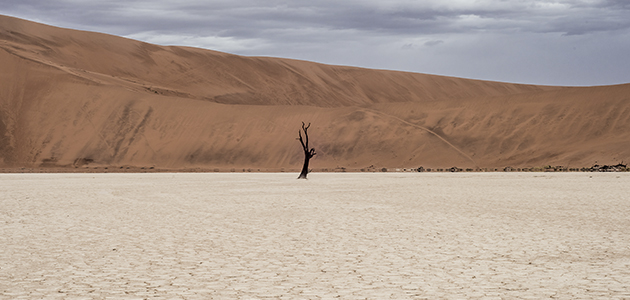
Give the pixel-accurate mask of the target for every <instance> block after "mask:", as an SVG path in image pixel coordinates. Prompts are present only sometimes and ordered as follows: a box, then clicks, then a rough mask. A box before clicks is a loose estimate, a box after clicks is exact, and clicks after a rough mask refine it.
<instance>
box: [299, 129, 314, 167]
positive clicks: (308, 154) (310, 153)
mask: <svg viewBox="0 0 630 300" xmlns="http://www.w3.org/2000/svg"><path fill="white" fill-rule="evenodd" d="M309 127H311V123H308V126H306V125H304V122H302V130H300V131H298V135H299V136H300V138H299V140H300V143H301V144H302V149H303V150H304V166H303V167H302V172H301V173H300V176H298V179H306V174H308V162H309V161H310V160H311V158H312V157H313V156H315V154H316V153H315V148H311V149H308V128H309ZM302 131H304V138H302Z"/></svg>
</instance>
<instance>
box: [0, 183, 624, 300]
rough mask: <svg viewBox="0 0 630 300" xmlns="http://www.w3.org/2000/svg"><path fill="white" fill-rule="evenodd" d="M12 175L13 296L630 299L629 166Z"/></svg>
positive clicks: (0, 235) (4, 288) (0, 239)
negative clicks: (606, 169) (619, 169)
mask: <svg viewBox="0 0 630 300" xmlns="http://www.w3.org/2000/svg"><path fill="white" fill-rule="evenodd" d="M296 176H297V174H282V173H273V174H265V173H251V174H249V173H245V174H243V173H236V174H231V173H227V174H226V173H210V174H203V173H176V174H175V173H152V174H0V182H1V183H2V184H1V185H0V224H1V226H0V244H1V245H2V251H0V298H1V299H40V298H42V299H86V298H89V299H109V298H112V299H145V298H154V297H157V299H546V298H553V299H630V232H629V231H628V228H630V219H629V218H628V216H630V202H628V193H629V192H630V188H629V187H630V174H628V173H619V174H614V173H596V174H589V173H455V174H450V173H442V174H426V173H423V174H422V173H353V174H349V173H346V174H339V173H314V174H311V175H310V179H309V180H297V179H295V177H296Z"/></svg>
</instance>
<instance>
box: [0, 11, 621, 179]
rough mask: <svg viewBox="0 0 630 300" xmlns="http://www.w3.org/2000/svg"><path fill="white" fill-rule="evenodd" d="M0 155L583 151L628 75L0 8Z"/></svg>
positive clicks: (233, 156)
mask: <svg viewBox="0 0 630 300" xmlns="http://www.w3.org/2000/svg"><path fill="white" fill-rule="evenodd" d="M0 65H1V66H2V68H1V69H0V167H3V168H20V167H40V166H68V167H80V168H86V167H92V166H116V167H118V166H138V167H159V168H172V169H181V168H205V169H213V168H218V169H221V170H226V169H232V168H234V169H242V168H252V169H263V170H280V169H282V168H285V169H299V168H300V167H301V160H302V153H301V148H300V145H299V142H297V141H296V140H295V138H296V137H297V131H298V129H299V127H300V125H301V122H302V121H304V122H310V123H312V124H313V125H312V127H311V129H310V133H311V143H312V145H313V146H314V147H315V148H316V150H317V153H318V154H317V156H316V157H315V158H314V159H313V160H312V167H313V168H316V169H334V168H338V167H345V168H348V169H361V168H364V169H365V168H367V167H370V166H371V167H372V168H377V169H380V168H382V167H388V168H406V167H409V168H411V167H418V166H425V167H433V168H439V167H443V168H448V167H452V166H458V167H462V168H477V167H479V168H501V167H505V166H513V167H535V166H541V165H547V164H551V165H564V166H574V167H578V166H590V165H592V164H593V163H595V162H598V163H616V162H619V161H628V160H629V158H630V150H629V149H630V147H628V146H630V137H628V135H627V134H626V133H627V132H628V130H629V129H630V96H629V95H630V85H618V86H603V87H587V88H582V87H580V88H577V87H575V88H567V87H550V86H534V85H519V84H509V83H499V82H487V81H479V80H468V79H461V78H451V77H443V76H435V75H426V74H416V73H406V72H394V71H382V70H369V69H362V68H353V67H344V66H330V65H322V64H316V63H311V62H305V61H296V60H288V59H279V58H266V57H242V56H236V55H231V54H226V53H220V52H216V51H210V50H203V49H195V48H188V47H173V46H171V47H165V46H157V45H151V44H147V43H142V42H139V41H134V40H129V39H125V38H121V37H116V36H110V35H105V34H100V33H94V32H83V31H76V30H69V29H62V28H56V27H51V26H47V25H43V24H37V23H33V22H29V21H25V20H20V19H15V18H11V17H5V16H0Z"/></svg>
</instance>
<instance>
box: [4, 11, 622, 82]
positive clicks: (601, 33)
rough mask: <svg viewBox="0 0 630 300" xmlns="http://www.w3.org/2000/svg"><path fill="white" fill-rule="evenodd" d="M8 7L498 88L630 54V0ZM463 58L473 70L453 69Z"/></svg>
mask: <svg viewBox="0 0 630 300" xmlns="http://www.w3.org/2000/svg"><path fill="white" fill-rule="evenodd" d="M1 1H2V3H1V4H2V5H0V13H2V14H8V15H12V16H16V17H20V18H26V19H30V20H34V21H39V22H44V23H47V24H51V25H56V26H62V27H70V28H75V29H83V30H92V31H99V32H105V33H110V34H116V35H123V36H127V37H130V38H135V39H140V40H145V41H148V42H152V43H158V44H176V45H190V46H196V47H206V48H211V49H215V50H219V51H226V52H232V53H237V54H244V55H270V56H282V57H292V58H300V59H307V60H314V61H319V62H325V63H336V64H352V65H358V66H365V67H375V68H390V69H400V70H408V71H417V72H434V73H442V74H445V75H453V76H464V77H475V78H482V79H493V80H507V81H510V80H511V81H520V82H537V83H545V82H539V81H538V80H540V79H539V78H541V77H539V76H538V77H537V76H536V75H535V74H534V73H535V72H536V71H535V70H530V69H529V68H530V67H531V62H528V61H527V60H525V59H524V57H527V56H528V55H529V54H530V53H537V54H539V55H540V56H542V57H541V59H543V60H549V61H554V58H556V57H557V58H559V59H561V60H566V59H567V57H566V56H567V55H569V54H570V55H575V56H573V59H574V61H580V62H581V64H584V65H587V64H588V63H589V62H588V61H584V59H587V58H588V57H589V55H592V56H594V57H597V58H596V59H595V60H597V61H599V63H601V59H599V57H600V56H602V55H604V56H611V55H619V53H622V52H624V51H630V49H628V47H630V45H629V44H630V43H628V42H624V41H623V40H627V39H628V36H629V35H630V18H628V16H629V15H630V4H629V3H628V1H627V0H599V1H597V0H514V1H504V0H477V1H469V0H452V1H441V0H427V1H412V0H388V1H370V0H367V1H359V0H346V1H339V0H335V1H329V0H324V1H302V0H294V1H279V0H278V1H254V0H231V1H228V0H226V1H201V0H180V1H163V0H155V1H138V0H135V1H134V0H128V1H119V0H103V1H78V0H56V1H55V0H49V1H34V0H1ZM579 37H588V38H579ZM506 41H511V43H512V44H518V45H519V46H520V47H524V48H526V49H524V50H523V49H520V48H515V47H514V46H512V45H508V44H506ZM606 46H610V47H613V46H614V47H617V48H616V49H613V50H607V49H606V48H605V47H606ZM619 47H621V49H619ZM497 49H498V50H497ZM567 49H576V51H575V53H568V52H567ZM397 51H404V52H397ZM580 51H581V52H580ZM490 53H494V54H490ZM431 55H433V56H432V57H431ZM448 55H451V57H449V56H448ZM473 55H474V57H473ZM462 56H464V57H465V58H464V59H462V62H461V64H464V66H461V64H453V63H451V61H458V60H460V57H462ZM466 56H468V57H466ZM502 56H505V58H504V59H505V62H504V64H510V65H511V66H512V67H513V68H515V71H514V72H512V73H509V74H508V73H506V72H498V73H496V72H495V73H493V72H492V71H489V70H492V69H497V70H500V69H501V66H498V65H496V66H495V65H493V64H498V62H496V60H497V57H502ZM427 57H431V58H427ZM508 57H511V59H510V58H508ZM531 59H535V57H532V58H531ZM610 59H611V60H612V59H619V60H621V58H620V57H619V58H617V57H611V58H610ZM473 60H474V61H479V62H483V64H481V63H480V65H479V66H489V67H488V68H486V70H483V69H482V70H475V68H473V67H471V66H472V65H474V63H467V62H469V61H473ZM466 64H467V65H466ZM593 64H594V63H593ZM440 65H441V66H442V68H441V69H440ZM611 65H613V64H611ZM541 67H542V68H544V67H545V66H544V65H543V66H541ZM555 67H559V66H555ZM621 67H625V65H623V63H622V66H620V67H617V69H614V68H613V70H609V71H610V72H611V73H615V74H612V75H611V74H608V75H607V76H609V77H608V78H609V79H607V80H606V81H605V82H610V81H611V80H613V81H614V79H612V78H615V77H614V76H616V75H618V74H621V75H623V74H622V72H621ZM519 68H520V70H527V71H526V72H518V70H519ZM589 68H590V69H593V67H592V66H590V67H589ZM440 70H441V71H440ZM540 72H541V73H544V74H550V72H546V71H544V70H542V71H540ZM573 73H574V72H573ZM617 73H618V74H617ZM493 74H494V75H493ZM629 76H630V75H625V77H623V76H622V77H623V78H619V79H617V80H619V81H630V77H629ZM601 78H602V77H600V78H599V80H600V81H590V82H592V83H593V84H598V83H600V82H601ZM545 80H549V81H550V82H548V83H550V84H558V83H561V84H564V83H565V82H566V83H569V84H589V80H590V79H589V78H588V77H587V76H586V75H584V77H583V78H582V79H579V78H578V79H575V78H574V79H571V80H565V79H562V78H556V79H545Z"/></svg>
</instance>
